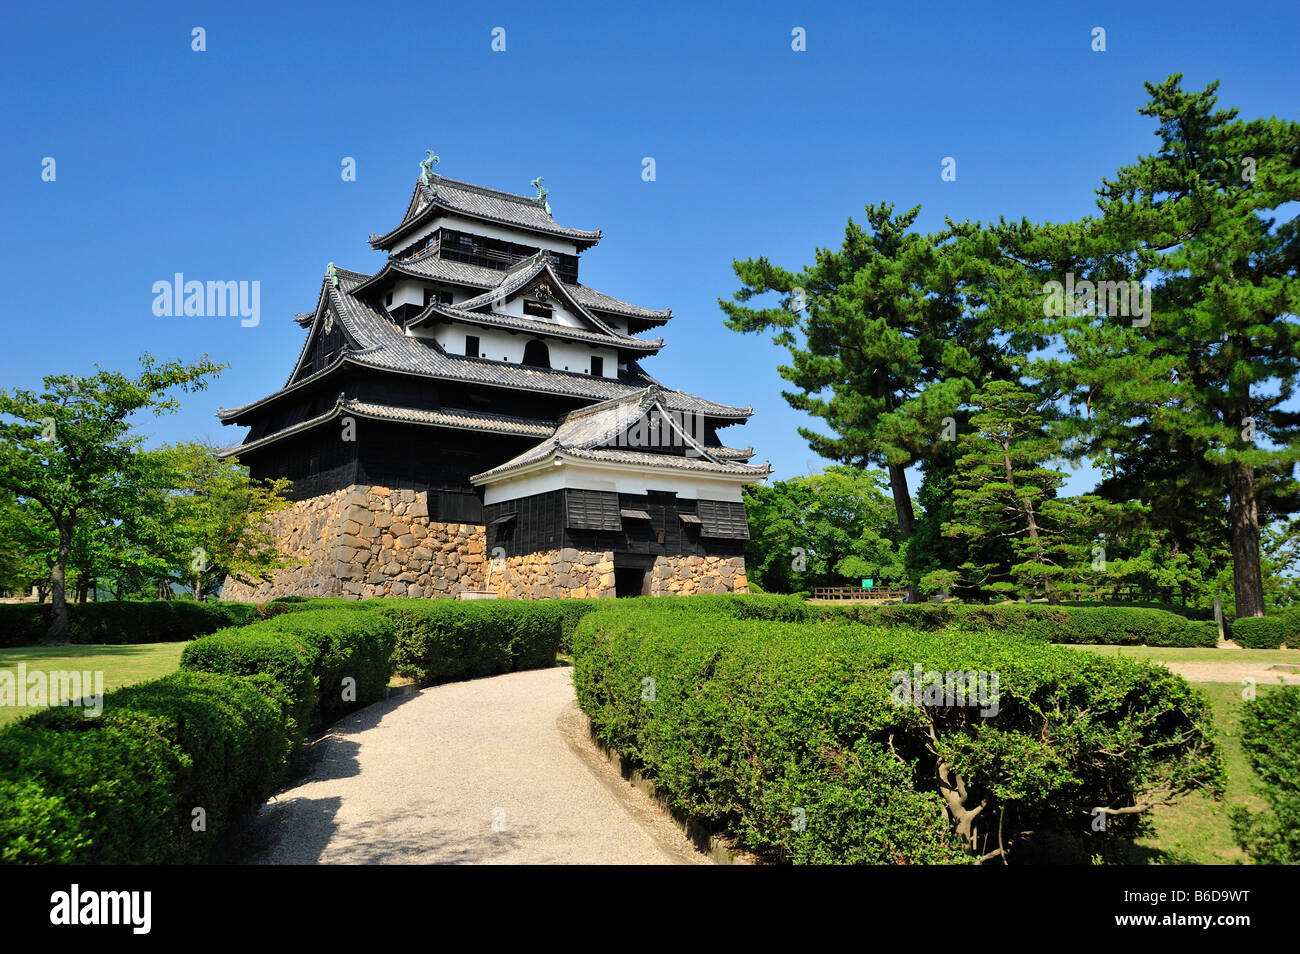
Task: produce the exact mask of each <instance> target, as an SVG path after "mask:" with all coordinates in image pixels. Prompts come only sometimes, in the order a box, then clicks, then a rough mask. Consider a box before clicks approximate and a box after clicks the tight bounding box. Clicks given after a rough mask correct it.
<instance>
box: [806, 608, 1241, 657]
mask: <svg viewBox="0 0 1300 954" xmlns="http://www.w3.org/2000/svg"><path fill="white" fill-rule="evenodd" d="M826 609H827V610H829V612H830V613H833V614H837V615H840V616H843V617H845V618H847V619H851V620H853V621H855V622H860V623H867V624H870V625H879V626H908V627H913V628H915V629H920V630H925V631H927V632H937V631H941V630H946V629H950V628H953V627H961V628H966V629H981V630H990V631H993V632H996V633H999V634H1004V635H1009V636H1025V637H1028V638H1030V639H1040V640H1044V641H1046V642H1049V643H1074V644H1080V645H1083V644H1086V645H1120V646H1179V647H1210V648H1213V647H1214V646H1216V645H1218V631H1217V630H1216V629H1215V627H1214V624H1213V623H1209V624H1206V623H1204V622H1199V621H1194V620H1189V619H1186V618H1184V617H1182V616H1178V615H1176V614H1174V613H1167V612H1165V611H1163V610H1157V609H1140V608H1130V607H1120V606H1078V607H1075V606H1048V605H1043V604H1008V605H1004V606H975V605H969V604H963V603H918V604H915V605H897V606H863V605H854V606H843V607H827V608H826Z"/></svg>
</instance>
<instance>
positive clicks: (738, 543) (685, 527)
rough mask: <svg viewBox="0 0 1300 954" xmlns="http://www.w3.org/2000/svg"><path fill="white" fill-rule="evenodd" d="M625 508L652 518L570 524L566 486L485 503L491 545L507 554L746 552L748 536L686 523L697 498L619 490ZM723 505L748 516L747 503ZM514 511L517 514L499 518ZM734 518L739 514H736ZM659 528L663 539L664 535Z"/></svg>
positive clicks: (694, 510) (727, 554)
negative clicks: (600, 525)
mask: <svg viewBox="0 0 1300 954" xmlns="http://www.w3.org/2000/svg"><path fill="white" fill-rule="evenodd" d="M617 496H618V507H619V509H620V510H639V511H642V512H645V513H647V514H649V517H650V519H649V520H642V519H639V518H636V517H627V516H625V517H622V518H621V523H622V529H621V530H583V529H577V528H573V527H568V526H566V523H567V519H566V506H565V491H563V490H553V491H548V492H547V493H541V494H532V495H530V496H528V497H520V498H518V499H516V500H509V501H505V502H503V503H495V504H488V505H486V506H485V507H484V508H483V519H484V521H485V523H486V524H487V528H488V530H487V536H488V540H487V545H488V550H489V552H491V550H492V549H493V548H495V547H502V548H504V549H505V551H506V556H521V555H524V554H528V553H541V552H545V551H548V550H558V549H561V548H563V547H574V548H576V549H579V550H595V551H598V552H599V551H613V552H615V553H639V554H648V555H650V556H677V555H682V554H686V555H694V556H720V557H733V556H743V555H744V552H745V541H744V539H739V538H732V539H725V538H717V537H710V536H708V535H707V534H706V532H705V531H704V528H703V527H701V526H700V525H699V524H688V523H684V522H683V521H682V519H681V517H680V516H679V514H688V515H691V516H695V515H697V511H698V507H697V501H695V500H684V499H681V498H678V496H677V495H676V494H675V493H672V492H668V491H650V492H649V493H648V494H618V495H617ZM715 504H716V505H717V506H721V507H724V508H737V509H738V511H739V516H740V520H741V521H742V524H743V520H744V504H742V503H730V502H725V501H717V502H715ZM511 513H513V514H514V515H515V517H514V519H513V520H510V521H504V522H499V523H498V522H494V521H497V520H498V519H499V518H501V517H504V516H506V515H507V514H511ZM733 523H734V519H733ZM660 533H662V534H663V540H662V542H661V541H660V539H659V537H660Z"/></svg>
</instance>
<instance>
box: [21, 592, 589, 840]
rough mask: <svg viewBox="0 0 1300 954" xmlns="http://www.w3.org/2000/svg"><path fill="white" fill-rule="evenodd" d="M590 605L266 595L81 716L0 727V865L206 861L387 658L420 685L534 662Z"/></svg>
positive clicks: (365, 689) (369, 690) (551, 650)
mask: <svg viewBox="0 0 1300 954" xmlns="http://www.w3.org/2000/svg"><path fill="white" fill-rule="evenodd" d="M99 605H101V606H102V605H104V604H99ZM138 605H141V606H147V605H150V604H138ZM182 605H183V604H182ZM189 605H192V606H199V605H202V604H189ZM207 605H208V606H211V605H214V604H207ZM215 605H218V606H229V605H238V604H215ZM595 605H596V601H594V600H593V601H576V600H572V601H546V602H534V601H528V600H518V601H506V600H492V601H482V602H477V601H476V602H465V603H459V602H452V601H436V602H435V601H429V602H422V601H414V600H410V601H407V600H373V601H366V602H359V601H355V600H350V601H345V600H309V601H296V600H294V601H285V602H283V603H273V604H268V606H269V607H270V608H271V612H272V613H273V614H274V615H271V616H269V617H268V618H264V619H260V620H259V621H258V622H255V623H252V624H250V625H246V626H241V627H232V628H226V629H221V630H219V631H218V632H215V633H211V634H210V635H206V636H202V637H200V638H198V639H195V640H194V641H192V642H191V643H189V645H187V646H186V647H185V649H184V652H183V653H182V655H181V669H180V671H179V672H177V673H174V674H172V675H170V676H167V677H165V678H163V679H159V680H155V681H153V682H148V683H141V684H138V685H135V686H129V687H126V688H123V689H119V690H117V691H115V692H111V693H108V694H107V695H106V696H105V699H104V711H103V714H102V715H101V716H99V717H97V718H87V717H85V716H84V715H83V714H82V712H81V710H80V709H75V708H58V709H51V710H48V711H45V712H41V713H39V714H37V715H35V716H32V717H30V718H27V719H24V720H22V721H21V722H18V723H16V724H15V725H12V726H9V727H7V728H5V729H3V730H0V862H3V863H60V862H76V863H83V864H136V863H147V864H167V863H183V862H196V861H202V860H210V859H212V858H213V857H214V852H216V851H218V849H219V846H220V845H221V839H222V836H223V835H224V834H226V833H227V832H229V831H230V830H231V828H232V826H234V825H235V824H237V823H238V822H239V820H240V819H241V818H242V817H244V816H245V815H247V814H248V813H249V812H251V811H253V810H254V809H255V808H256V807H257V805H258V804H260V803H261V801H263V800H264V799H265V798H266V797H267V795H269V794H270V793H271V792H272V791H273V790H274V787H275V785H276V784H277V782H278V781H280V780H282V779H283V778H284V773H285V771H286V769H287V766H288V759H289V756H290V755H292V753H293V752H294V750H295V749H296V748H297V747H298V746H299V745H300V744H301V743H302V741H303V740H304V738H305V737H306V733H307V732H308V730H309V729H310V728H312V727H313V726H319V725H322V724H325V723H328V722H330V721H332V720H334V719H336V718H338V716H340V715H342V714H343V713H344V712H346V711H348V710H350V709H353V708H356V707H359V706H364V705H367V704H369V703H371V702H374V701H376V700H378V699H381V698H383V695H384V690H385V686H386V685H387V683H388V679H389V675H390V673H391V672H392V667H393V665H394V662H395V660H400V665H401V668H402V669H403V670H404V671H406V672H407V673H408V674H410V675H415V676H417V677H419V678H420V679H421V680H422V681H425V682H434V681H441V680H444V679H454V678H465V677H469V676H477V675H487V674H489V673H492V672H505V671H511V670H516V669H524V668H531V667H538V666H546V665H550V664H552V663H553V662H554V659H555V653H556V649H557V648H558V647H559V646H560V645H561V643H562V641H564V640H566V639H567V637H568V634H569V633H571V632H572V630H573V628H574V626H575V625H576V624H577V621H578V620H579V619H580V618H581V617H582V616H583V615H585V614H586V613H588V612H590V611H591V610H592V609H593V608H594V607H595ZM275 607H283V608H282V609H275ZM245 608H246V609H247V610H249V611H250V613H257V612H260V611H259V610H258V609H257V608H256V607H252V606H251V605H250V606H247V607H245ZM399 640H400V643H399ZM195 809H202V815H201V816H200V815H196V813H195ZM200 819H201V822H202V824H201V826H200V824H199V822H200ZM199 827H202V829H203V830H197V829H198V828H199Z"/></svg>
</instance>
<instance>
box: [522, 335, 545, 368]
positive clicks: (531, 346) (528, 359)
mask: <svg viewBox="0 0 1300 954" xmlns="http://www.w3.org/2000/svg"><path fill="white" fill-rule="evenodd" d="M519 363H520V364H527V365H531V366H532V367H534V368H549V367H550V366H551V350H550V349H549V348H548V347H546V342H545V341H538V340H537V339H536V338H534V339H533V340H532V341H530V342H528V344H526V345H524V357H523V360H522V361H520V362H519Z"/></svg>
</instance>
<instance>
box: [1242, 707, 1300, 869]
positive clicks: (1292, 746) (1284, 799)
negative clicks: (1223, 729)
mask: <svg viewBox="0 0 1300 954" xmlns="http://www.w3.org/2000/svg"><path fill="white" fill-rule="evenodd" d="M1241 741H1242V746H1243V747H1244V748H1245V750H1246V756H1247V758H1248V759H1249V760H1250V764H1251V766H1252V767H1253V768H1254V769H1255V771H1256V772H1257V773H1258V774H1259V778H1260V780H1261V781H1262V782H1263V783H1264V799H1265V801H1267V802H1268V805H1269V808H1270V809H1271V811H1269V812H1251V811H1249V810H1247V809H1244V808H1240V807H1239V808H1236V809H1235V810H1234V811H1233V813H1232V830H1233V834H1234V835H1235V836H1236V838H1237V842H1238V844H1240V845H1241V847H1242V848H1244V849H1245V850H1246V852H1247V853H1248V854H1249V855H1250V856H1251V858H1253V859H1254V861H1255V862H1256V863H1257V864H1273V865H1295V864H1300V686H1279V687H1277V688H1270V689H1269V690H1268V691H1267V692H1264V693H1262V694H1261V695H1259V696H1258V697H1257V698H1255V699H1254V700H1252V701H1250V702H1247V703H1246V704H1245V705H1244V706H1243V707H1242V716H1241Z"/></svg>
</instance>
